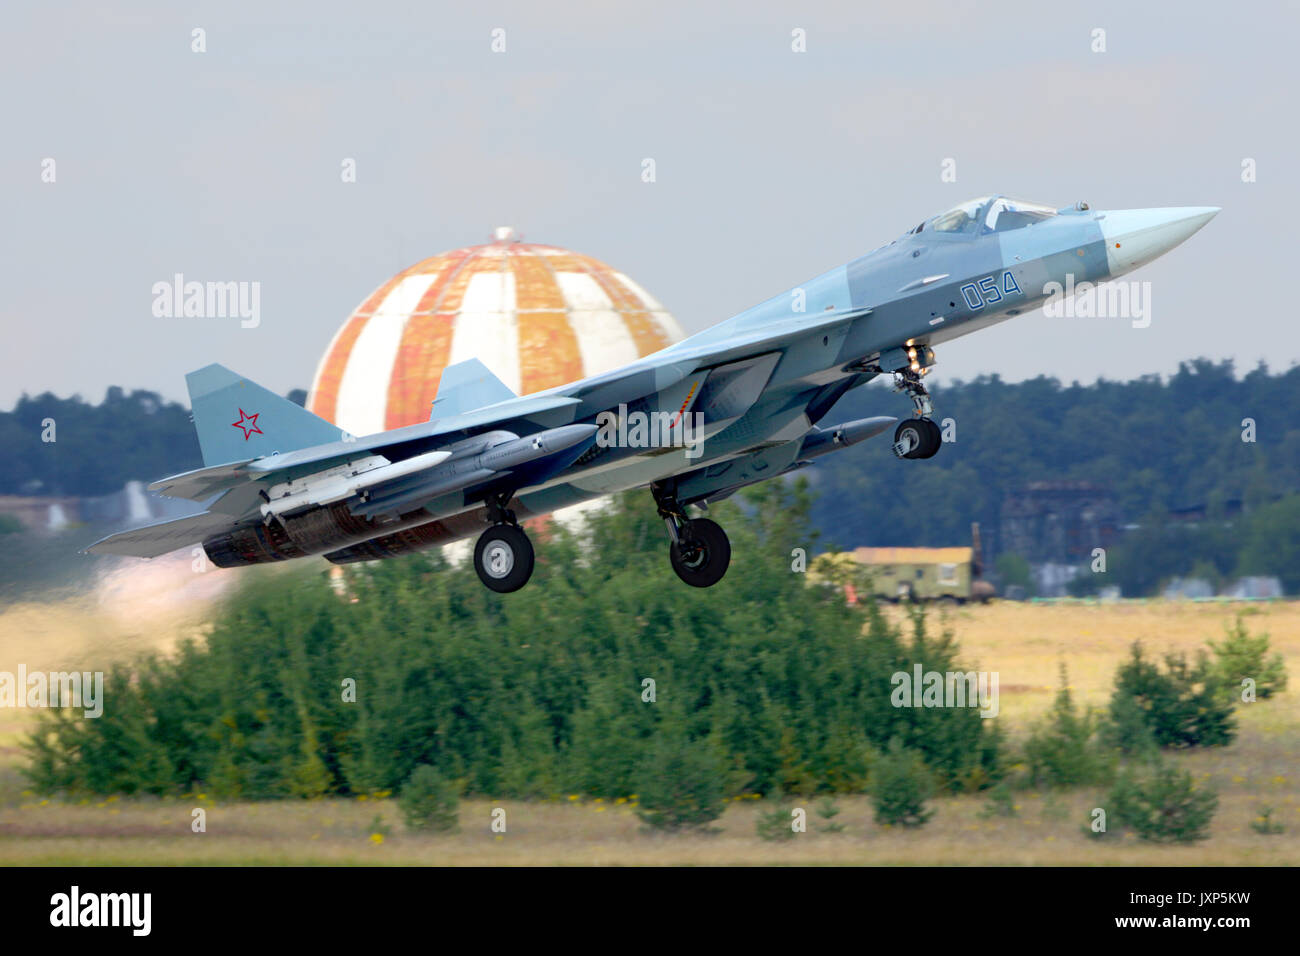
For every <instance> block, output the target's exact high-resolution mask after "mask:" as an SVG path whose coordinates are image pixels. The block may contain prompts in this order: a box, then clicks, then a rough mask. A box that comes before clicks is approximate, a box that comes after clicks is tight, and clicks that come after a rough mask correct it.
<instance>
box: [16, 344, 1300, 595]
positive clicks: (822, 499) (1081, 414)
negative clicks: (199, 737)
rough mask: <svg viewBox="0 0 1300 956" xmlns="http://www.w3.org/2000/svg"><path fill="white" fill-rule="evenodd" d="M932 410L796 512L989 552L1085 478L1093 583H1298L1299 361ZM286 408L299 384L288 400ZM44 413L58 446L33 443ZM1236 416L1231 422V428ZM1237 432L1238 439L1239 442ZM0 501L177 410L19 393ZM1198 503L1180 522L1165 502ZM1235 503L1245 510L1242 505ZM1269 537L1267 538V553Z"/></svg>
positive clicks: (51, 479)
mask: <svg viewBox="0 0 1300 956" xmlns="http://www.w3.org/2000/svg"><path fill="white" fill-rule="evenodd" d="M933 392H934V397H935V408H936V418H938V419H940V420H942V419H949V418H950V419H952V420H953V422H954V423H955V428H956V441H955V442H949V443H945V445H944V446H943V448H942V450H941V451H940V453H939V454H938V455H937V456H935V457H934V458H933V459H931V460H929V461H926V462H900V461H897V460H895V459H894V457H893V454H892V453H891V451H890V449H889V438H888V436H881V437H880V438H876V439H873V440H871V441H868V442H865V443H864V444H863V445H860V446H857V447H855V448H852V449H850V450H847V451H845V452H842V453H840V454H836V455H831V456H828V457H826V458H822V459H819V460H818V462H817V464H816V465H815V466H814V467H813V468H810V469H808V470H807V471H806V472H804V474H806V475H808V476H809V478H810V480H811V481H812V483H813V487H814V488H815V489H816V490H817V491H818V492H819V496H818V499H817V501H816V503H815V505H814V507H813V510H812V514H811V519H812V523H813V525H814V526H815V527H817V528H819V529H821V530H822V531H823V533H824V540H825V542H826V543H833V544H835V545H837V546H838V547H841V548H853V547H857V546H859V545H864V544H865V545H874V546H882V545H883V546H888V545H894V546H909V545H920V546H936V547H937V546H945V545H959V544H965V543H967V542H968V541H969V540H970V525H971V522H973V521H978V522H980V523H981V526H982V527H983V529H984V533H985V542H986V544H987V545H988V546H989V547H990V549H991V550H992V551H994V552H995V553H997V552H1001V551H1002V550H1003V549H1002V548H1001V546H1000V542H999V541H998V540H997V534H998V529H999V526H1000V524H1001V515H1002V506H1003V502H1004V500H1005V497H1006V495H1007V494H1008V493H1009V492H1013V491H1014V490H1015V489H1016V488H1018V487H1021V486H1023V485H1024V484H1026V483H1028V482H1032V481H1055V480H1063V479H1071V480H1084V481H1089V482H1094V483H1096V484H1099V485H1102V486H1104V487H1106V488H1108V489H1110V490H1111V491H1112V492H1113V493H1114V494H1115V496H1116V501H1117V505H1118V509H1119V516H1120V521H1121V522H1122V523H1123V524H1125V525H1129V526H1134V527H1136V528H1137V530H1136V531H1130V532H1127V533H1125V535H1124V536H1123V538H1122V539H1121V540H1120V541H1119V542H1118V543H1117V547H1116V549H1115V551H1116V553H1115V554H1114V555H1113V556H1112V557H1113V558H1114V560H1111V561H1110V562H1108V570H1107V575H1108V577H1107V578H1106V579H1105V580H1104V581H1103V580H1102V578H1101V576H1097V575H1089V576H1088V577H1087V578H1085V579H1081V584H1080V586H1081V587H1088V588H1094V587H1095V586H1099V585H1100V584H1103V583H1118V584H1119V585H1120V586H1121V588H1122V589H1123V591H1124V593H1125V594H1127V595H1132V596H1135V595H1139V594H1150V593H1152V592H1154V591H1155V590H1156V589H1157V588H1158V587H1159V585H1160V583H1161V582H1163V581H1166V580H1168V579H1169V578H1170V577H1173V576H1188V575H1195V576H1201V577H1210V578H1211V580H1212V581H1213V582H1214V583H1216V584H1221V583H1223V582H1224V581H1226V580H1227V579H1230V578H1232V577H1234V576H1236V575H1240V574H1263V575H1277V576H1279V577H1280V578H1282V581H1283V585H1284V586H1285V587H1286V589H1287V591H1288V592H1289V593H1294V592H1296V591H1300V545H1296V544H1294V542H1297V541H1300V497H1291V498H1287V497H1286V496H1287V495H1292V496H1295V495H1296V494H1297V490H1300V422H1296V421H1294V416H1292V415H1291V414H1290V412H1291V410H1293V409H1296V408H1300V367H1295V368H1291V369H1289V370H1288V371H1286V372H1281V373H1276V374H1275V373H1270V372H1269V371H1268V370H1267V369H1266V368H1265V367H1263V366H1260V367H1259V368H1256V369H1254V370H1252V371H1251V372H1249V373H1247V374H1246V375H1244V376H1241V377H1240V378H1238V377H1237V376H1236V375H1235V374H1234V370H1233V366H1232V363H1231V362H1226V361H1225V362H1217V363H1216V362H1211V361H1209V360H1206V359H1198V360H1195V361H1192V362H1187V363H1184V364H1183V365H1182V366H1181V367H1180V368H1179V370H1178V372H1177V373H1175V374H1174V375H1172V376H1169V377H1167V378H1163V379H1162V378H1160V377H1159V376H1146V377H1143V378H1139V379H1136V380H1133V381H1129V382H1108V381H1098V382H1095V383H1094V384H1092V385H1080V384H1077V383H1075V384H1072V385H1068V386H1067V385H1062V384H1061V383H1060V382H1058V381H1057V380H1056V379H1051V378H1037V379H1032V380H1029V381H1025V382H1019V383H1015V384H1012V383H1008V382H1004V381H1002V380H1001V379H1000V378H998V377H997V376H982V377H980V378H977V379H975V380H974V381H971V382H964V383H963V382H955V383H952V384H947V385H941V384H936V385H935V387H934V389H933ZM290 397H291V398H294V399H295V400H297V401H299V402H301V401H302V400H303V398H304V396H303V393H302V392H301V391H298V392H295V393H291V395H290ZM910 407H911V406H910V403H909V402H908V401H907V400H906V399H905V398H904V397H903V396H901V395H894V394H891V393H890V391H889V389H888V387H887V386H885V385H877V384H873V385H871V386H868V387H866V388H863V389H859V390H857V391H856V392H854V393H851V394H850V395H848V396H847V397H846V398H845V399H844V400H843V401H841V402H840V404H839V405H838V406H837V407H836V408H835V409H834V410H833V411H832V412H831V413H830V415H829V416H828V417H827V418H826V419H825V420H824V421H823V422H822V424H823V425H828V424H832V423H834V422H838V421H844V420H847V419H850V418H857V417H864V416H868V415H879V414H895V415H899V416H900V417H901V416H904V415H907V414H909V413H910ZM46 419H53V420H54V421H55V423H56V427H57V439H58V440H57V441H56V442H53V443H47V442H43V441H42V437H41V436H42V432H43V430H44V426H43V424H42V423H43V422H44V421H45V420H46ZM1246 419H1249V420H1250V423H1249V424H1248V425H1245V426H1243V424H1242V423H1243V421H1244V420H1246ZM1248 429H1250V430H1252V435H1251V437H1253V438H1254V439H1255V440H1254V441H1243V440H1242V438H1243V432H1244V431H1247V430H1248ZM0 441H3V442H4V446H3V447H4V448H5V449H6V452H7V454H6V455H5V456H4V457H3V458H0V494H69V495H96V494H106V493H109V492H112V491H116V490H117V489H119V488H121V486H122V484H123V483H124V482H125V481H127V480H129V479H141V480H145V481H151V480H154V479H156V478H159V477H162V476H164V475H168V474H175V473H177V472H180V471H184V470H186V469H189V468H196V467H198V466H199V464H200V458H199V450H198V442H197V440H196V438H195V436H194V431H193V427H192V426H191V425H190V423H189V420H188V413H187V412H186V410H185V409H184V408H183V407H182V406H181V405H178V404H175V403H166V402H163V401H162V400H161V399H160V398H159V396H158V395H156V394H155V393H152V392H142V391H135V392H131V393H129V394H127V393H125V392H124V391H123V390H122V389H120V388H114V389H110V390H109V393H108V396H107V397H106V398H105V400H104V402H103V403H101V404H100V405H90V404H87V403H85V402H83V401H82V400H81V399H79V398H70V399H60V398H57V397H55V396H53V395H49V394H46V395H41V396H37V397H35V398H28V397H24V398H23V399H22V400H20V401H19V403H18V405H17V406H16V407H15V409H14V410H13V411H11V412H6V413H0ZM1191 507H1202V508H1204V512H1205V515H1206V517H1205V518H1204V519H1203V520H1201V521H1200V522H1198V523H1197V524H1196V525H1195V526H1187V525H1183V526H1181V527H1174V526H1173V522H1171V520H1170V512H1171V510H1173V509H1184V508H1191ZM1242 509H1244V510H1242ZM1279 545H1280V546H1279Z"/></svg>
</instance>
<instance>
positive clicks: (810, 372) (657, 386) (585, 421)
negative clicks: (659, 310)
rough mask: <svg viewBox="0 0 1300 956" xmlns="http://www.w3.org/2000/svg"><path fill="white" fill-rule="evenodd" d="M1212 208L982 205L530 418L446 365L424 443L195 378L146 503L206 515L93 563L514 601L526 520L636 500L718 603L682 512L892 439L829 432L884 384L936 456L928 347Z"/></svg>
mask: <svg viewBox="0 0 1300 956" xmlns="http://www.w3.org/2000/svg"><path fill="white" fill-rule="evenodd" d="M1218 211H1219V210H1218V209H1217V208H1213V207H1191V208H1165V209H1124V210H1118V211H1109V212H1097V211H1094V210H1091V209H1089V207H1088V204H1087V203H1082V202H1080V203H1076V204H1075V205H1074V206H1070V207H1066V208H1062V209H1054V208H1052V207H1050V206H1044V205H1040V204H1038V203H1031V202H1022V201H1020V200H1017V199H1009V198H1006V197H1003V196H991V197H985V198H981V199H973V200H971V201H970V202H966V203H962V204H961V205H960V206H957V207H955V208H953V209H950V210H948V211H947V212H945V213H942V214H940V215H938V216H935V217H933V218H931V219H927V220H925V221H924V222H922V223H921V224H920V225H918V226H917V227H916V228H914V229H912V230H910V231H909V232H907V233H906V234H905V235H903V236H901V237H900V238H898V239H895V240H894V241H892V242H890V243H888V244H887V245H884V246H881V247H880V248H878V249H875V250H874V251H872V252H869V253H867V254H866V255H863V256H861V257H859V258H856V259H854V260H852V261H851V262H849V263H847V264H845V265H841V266H838V267H836V268H835V269H832V270H831V271H830V272H827V273H825V274H823V275H820V276H818V277H816V278H814V279H811V280H809V281H808V282H805V283H804V284H803V285H801V286H798V287H796V288H794V289H791V290H790V291H788V292H785V293H782V294H781V295H778V296H776V297H775V298H772V299H769V300H768V301H766V302H764V303H762V304H760V305H757V306H755V307H754V308H752V309H749V310H748V311H746V312H742V313H740V314H739V315H737V316H735V317H733V318H730V319H728V320H726V321H725V322H722V323H719V324H718V325H716V326H714V327H712V328H710V329H708V330H706V331H704V332H701V333H699V334H698V335H693V336H691V337H689V338H687V339H685V340H684V341H681V342H679V343H677V344H676V345H673V346H671V347H669V348H666V349H663V350H662V351H660V352H657V353H655V354H653V355H650V356H648V357H646V358H643V359H641V360H639V361H636V362H633V363H632V364H630V365H626V366H624V367H623V368H620V369H618V370H616V371H613V372H609V373H606V374H603V375H596V376H593V377H591V378H586V379H583V380H581V381H577V382H573V383H572V384H569V385H564V386H561V387H559V388H553V389H550V390H549V391H545V392H539V393H536V394H532V395H527V396H523V397H520V396H516V395H514V394H513V393H512V392H511V391H510V390H509V389H508V388H507V387H506V386H505V385H504V384H502V382H501V381H500V380H499V379H497V378H496V376H494V375H493V374H492V372H491V371H490V370H489V369H488V368H486V367H485V366H484V365H483V364H482V363H481V362H479V361H478V360H477V359H471V360H470V361H467V362H460V363H457V364H455V365H452V366H450V367H449V368H447V369H446V371H445V372H444V373H443V376H442V379H441V383H440V385H439V389H438V394H437V397H436V399H435V400H434V402H433V408H432V414H431V415H430V418H429V421H428V422H427V423H425V424H423V425H411V426H408V427H405V428H397V429H394V430H392V431H386V432H381V433H379V434H375V435H367V436H362V437H356V436H352V435H348V434H346V433H344V432H342V431H341V430H340V429H339V428H337V427H336V426H334V425H332V424H330V423H329V422H327V421H325V420H323V419H321V418H317V417H316V416H315V415H313V414H311V413H310V412H308V411H306V410H305V409H303V408H301V407H299V406H298V405H295V404H294V403H292V402H290V401H288V400H287V399H284V398H280V397H279V396H277V395H275V394H273V393H272V392H269V391H267V390H266V389H264V388H262V387H261V386H259V385H256V384H254V383H253V382H250V381H249V380H247V379H245V378H242V377H241V376H239V375H236V374H235V373H234V372H231V371H229V370H227V369H225V368H223V367H222V366H220V365H209V366H207V367H206V368H202V369H199V370H198V371H197V372H192V373H191V374H190V375H188V376H187V382H188V385H189V392H190V398H191V402H192V405H193V413H194V424H195V428H196V429H197V431H198V437H199V445H200V448H201V450H202V452H203V462H204V466H205V467H203V468H201V469H199V470H198V471H191V472H187V473H185V474H181V475H176V476H175V477H172V478H164V479H163V480H162V481H158V482H155V483H154V484H152V485H150V488H151V489H153V490H157V491H160V492H161V493H163V494H165V495H170V496H173V497H180V498H188V499H192V500H194V501H199V502H203V503H204V507H205V509H206V510H204V511H203V512H202V513H201V514H197V515H194V516H191V517H186V518H181V519H178V520H173V521H166V522H162V523H160V524H155V525H151V526H148V527H143V528H137V529H134V530H130V531H124V532H121V533H120V534H115V535H112V536H111V537H108V538H105V539H103V540H102V541H99V542H97V543H96V544H94V545H92V546H91V548H90V550H91V551H96V552H106V553H109V554H124V555H135V556H138V557H153V556H155V555H159V554H164V553H166V552H168V551H172V550H174V549H176V548H179V547H183V546H186V545H191V544H193V543H194V542H197V541H201V542H202V545H203V549H204V551H205V552H206V553H207V556H208V558H209V559H210V560H211V561H212V562H213V563H214V564H216V565H218V566H220V567H223V568H229V567H237V566H242V565H249V564H260V563H263V562H269V561H283V560H286V559H288V558H298V557H303V556H305V555H313V554H322V555H324V556H325V558H326V559H327V560H329V561H332V562H334V563H336V564H347V563H350V562H355V561H370V560H374V559H378V558H391V557H395V556H398V555H403V554H409V553H411V552H414V551H419V550H421V549H424V548H429V547H434V546H438V545H442V544H446V543H447V542H449V541H454V540H457V539H459V538H464V537H467V536H469V535H472V534H474V533H475V532H476V531H477V532H481V533H480V537H479V539H478V545H477V547H476V548H475V551H474V566H475V569H476V570H477V572H478V575H479V577H480V578H481V579H482V581H483V583H484V584H485V585H487V587H489V588H491V589H492V590H494V591H500V592H509V591H515V590H518V589H519V588H521V587H523V585H524V584H525V583H526V582H527V581H528V578H529V576H530V575H531V573H532V569H533V548H532V545H531V543H530V542H529V539H528V537H527V535H526V534H525V532H524V530H523V529H522V528H521V527H520V526H519V519H520V518H527V517H530V516H535V515H544V514H547V513H549V512H551V511H554V510H555V509H557V508H563V507H565V506H567V505H573V504H577V503H578V502H582V501H587V500H590V499H593V498H597V497H600V496H602V495H608V494H610V493H612V492H617V491H622V490H625V489H630V488H642V487H647V488H649V490H650V493H651V495H652V496H653V499H654V503H655V507H656V508H657V509H658V513H659V515H660V516H661V517H662V518H663V519H664V521H665V523H666V524H667V528H668V537H669V542H670V543H669V558H670V560H671V563H672V567H673V570H674V571H676V573H677V576H678V577H680V578H681V579H682V580H683V581H685V582H686V583H687V584H690V585H694V586H696V587H708V586H710V585H712V584H715V583H717V582H718V581H719V580H720V579H721V578H722V576H723V574H724V573H725V572H726V570H727V565H728V563H729V562H730V559H731V546H730V544H729V542H728V540H727V536H726V533H725V532H724V531H723V530H722V528H721V527H719V526H718V524H716V523H715V522H713V521H711V520H709V519H708V518H706V517H692V514H691V513H690V512H688V510H687V509H688V507H689V506H695V507H696V508H697V509H698V510H702V511H705V512H707V506H708V503H710V502H715V501H719V500H721V499H723V498H726V497H727V496H728V495H730V494H732V493H733V492H735V491H736V490H737V489H738V488H742V487H744V486H745V485H749V484H753V483H754V482H758V481H762V480H764V479H767V478H774V477H776V476H778V475H784V474H787V473H788V472H791V471H793V470H795V469H797V468H801V467H803V466H804V465H807V464H808V463H809V462H811V461H812V460H814V459H816V458H818V457H820V456H822V455H825V454H828V453H829V452H832V451H837V450H839V449H841V448H844V447H847V446H848V445H852V444H855V443H856V442H859V441H861V440H863V439H865V438H869V437H871V436H873V435H876V434H879V433H880V432H882V431H884V430H885V429H887V428H889V427H890V426H891V425H893V424H894V423H895V422H896V421H897V419H895V418H890V417H879V418H867V419H861V420H859V421H850V422H841V423H838V424H835V425H832V426H830V427H825V426H822V425H821V424H820V422H822V420H823V419H824V418H825V416H826V415H827V413H829V412H830V410H831V409H832V408H833V407H834V405H835V403H836V402H837V401H838V400H839V398H840V397H841V396H843V395H844V394H845V393H846V392H847V391H849V389H852V388H856V387H858V386H859V385H863V384H865V383H866V382H869V381H871V380H872V379H873V378H875V377H877V376H879V375H891V376H893V378H894V382H895V385H896V389H897V390H898V391H901V392H904V393H906V394H907V395H908V396H909V397H910V398H911V400H912V405H913V413H912V415H911V416H910V417H908V418H905V419H904V420H903V421H902V422H900V423H899V424H898V425H897V427H896V428H895V430H894V444H893V450H894V453H895V454H896V455H897V456H898V457H899V458H929V457H931V456H933V455H934V454H935V453H936V452H937V451H938V450H939V446H940V444H941V436H940V430H939V427H938V426H937V425H936V424H935V423H934V421H933V420H932V419H931V414H932V408H931V402H930V396H929V393H928V392H927V391H926V388H925V374H926V372H927V371H929V369H930V367H931V366H932V365H933V364H934V361H935V356H934V347H935V346H936V345H938V344H939V343H942V342H946V341H948V340H949V339H955V338H957V337H958V336H961V335H966V334H967V333H970V332H974V331H976V330H977V329H982V328H985V327H987V326H989V325H992V324H993V323H995V322H1000V321H1002V320H1004V319H1008V318H1011V317H1012V316H1015V315H1018V314H1020V313H1022V312H1025V311H1028V310H1031V309H1033V308H1035V307H1036V306H1037V305H1039V304H1040V303H1041V302H1042V300H1044V299H1045V298H1046V297H1047V296H1048V295H1049V293H1051V292H1054V291H1056V290H1059V289H1060V288H1061V287H1063V286H1064V285H1065V284H1066V283H1067V280H1069V279H1072V280H1073V282H1074V283H1082V282H1085V281H1086V282H1098V281H1101V280H1106V279H1113V278H1115V277H1117V276H1120V275H1123V274H1124V273H1126V272H1129V271H1130V270H1132V269H1134V268H1136V267H1138V266H1140V265H1142V264H1143V263H1146V262H1149V261H1150V260H1152V259H1154V258H1156V257H1157V256H1159V255H1162V254H1163V253H1165V252H1168V251H1169V250H1170V249H1172V248H1173V247H1174V246H1176V245H1178V244H1179V243H1181V242H1182V241H1183V240H1185V239H1187V238H1188V237H1189V236H1190V235H1192V233H1194V232H1196V231H1197V230H1198V229H1200V228H1201V226H1203V225H1205V223H1207V222H1209V220H1210V219H1211V218H1212V217H1213V216H1214V215H1215V214H1216V213H1217V212H1218ZM485 525H486V530H484V526H485Z"/></svg>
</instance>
